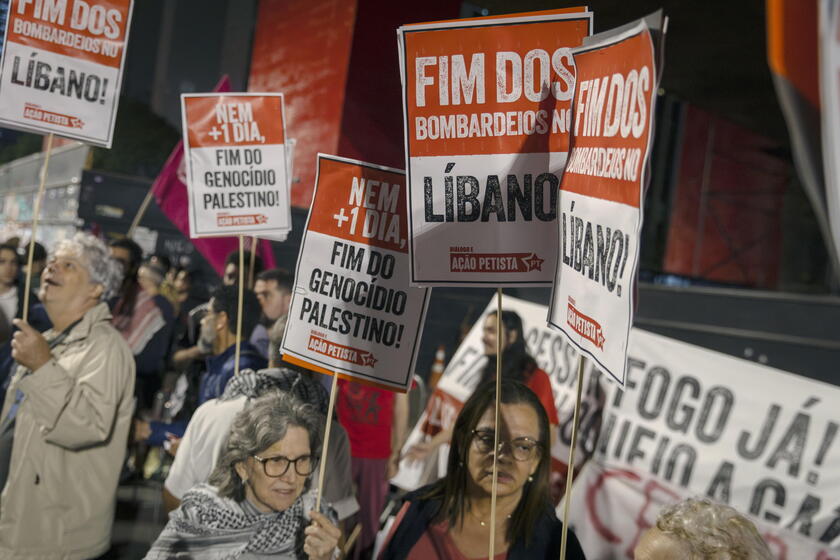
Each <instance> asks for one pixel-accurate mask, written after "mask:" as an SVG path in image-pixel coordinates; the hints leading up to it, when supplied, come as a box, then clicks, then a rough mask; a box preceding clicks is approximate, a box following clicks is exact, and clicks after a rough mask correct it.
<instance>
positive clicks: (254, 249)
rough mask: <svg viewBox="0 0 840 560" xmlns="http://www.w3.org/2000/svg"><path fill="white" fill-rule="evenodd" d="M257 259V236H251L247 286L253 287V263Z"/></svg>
mask: <svg viewBox="0 0 840 560" xmlns="http://www.w3.org/2000/svg"><path fill="white" fill-rule="evenodd" d="M256 259H257V236H256V235H253V236H251V260H250V262H249V263H248V286H249V287H251V288H253V287H254V267H255V265H254V261H255V260H256Z"/></svg>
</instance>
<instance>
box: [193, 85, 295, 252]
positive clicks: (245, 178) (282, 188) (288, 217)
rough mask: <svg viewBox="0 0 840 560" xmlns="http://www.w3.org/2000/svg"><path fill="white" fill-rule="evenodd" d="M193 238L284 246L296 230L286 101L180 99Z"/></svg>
mask: <svg viewBox="0 0 840 560" xmlns="http://www.w3.org/2000/svg"><path fill="white" fill-rule="evenodd" d="M181 109H182V115H183V121H184V149H185V151H186V154H187V169H188V173H187V188H188V189H189V193H190V196H189V201H190V236H191V237H212V236H227V235H253V236H259V237H267V238H283V239H284V238H285V236H286V234H288V232H289V231H290V230H291V228H292V213H291V206H290V204H289V175H288V172H287V170H288V163H287V158H286V149H285V138H286V132H285V127H284V123H285V119H284V118H283V95H282V94H280V93H235V94H228V93H200V94H185V95H182V96H181Z"/></svg>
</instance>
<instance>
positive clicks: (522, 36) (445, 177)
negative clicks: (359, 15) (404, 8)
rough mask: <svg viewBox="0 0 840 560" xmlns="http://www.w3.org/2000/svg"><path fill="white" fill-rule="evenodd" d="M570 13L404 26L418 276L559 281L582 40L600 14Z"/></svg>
mask: <svg viewBox="0 0 840 560" xmlns="http://www.w3.org/2000/svg"><path fill="white" fill-rule="evenodd" d="M578 10H580V9H578ZM561 11H562V10H558V12H561ZM565 12H566V13H551V14H545V13H543V14H541V15H527V14H523V15H521V16H506V17H499V18H480V19H476V20H457V21H453V22H440V23H429V24H416V25H406V26H403V27H401V28H400V29H399V30H398V37H399V50H400V71H401V77H402V82H403V108H404V115H405V134H406V137H405V143H406V162H407V166H408V183H409V207H410V209H409V219H410V222H409V226H410V228H411V234H410V237H411V243H412V245H411V256H412V259H411V282H412V284H414V285H423V286H487V285H492V286H539V285H542V286H547V285H549V284H550V283H551V280H552V278H553V271H554V263H555V261H556V256H557V225H556V223H557V189H558V186H559V182H560V180H559V177H560V175H561V174H562V171H563V167H564V165H565V164H566V156H567V153H568V149H569V130H568V128H569V123H570V122H571V112H570V111H571V99H572V92H573V89H574V75H575V71H574V61H573V58H572V55H571V51H570V47H576V46H578V45H580V44H581V42H582V40H583V38H584V37H586V36H587V35H589V33H590V29H591V25H592V14H591V13H590V12H582V11H577V12H574V11H572V10H566V11H565Z"/></svg>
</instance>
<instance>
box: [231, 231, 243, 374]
mask: <svg viewBox="0 0 840 560" xmlns="http://www.w3.org/2000/svg"><path fill="white" fill-rule="evenodd" d="M244 283H245V236H244V235H240V236H239V302H238V303H237V313H236V360H235V363H234V369H233V375H234V376H237V375H239V355H240V353H241V351H242V300H243V299H244V297H245V287H244V286H243V284H244Z"/></svg>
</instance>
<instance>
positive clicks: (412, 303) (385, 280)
mask: <svg viewBox="0 0 840 560" xmlns="http://www.w3.org/2000/svg"><path fill="white" fill-rule="evenodd" d="M405 197H406V191H405V174H404V173H403V172H402V171H399V170H396V169H391V168H388V167H381V166H378V165H372V164H369V163H363V162H360V161H356V160H351V159H345V158H339V157H335V156H326V155H322V154H319V155H318V172H317V181H316V185H315V194H314V196H313V198H312V206H311V207H310V209H309V218H308V219H307V222H306V231H305V232H304V236H303V241H302V242H301V246H300V253H299V255H298V262H297V270H296V272H295V289H294V293H293V294H292V301H291V304H290V308H289V319H288V322H287V323H286V331H285V334H284V337H283V344H282V351H283V353H284V358H285V359H289V360H290V361H295V360H299V361H302V362H304V363H305V364H307V365H314V366H316V367H317V368H318V369H322V370H325V371H326V372H328V373H338V374H343V375H345V376H348V377H351V378H353V379H354V380H357V381H366V382H369V383H373V384H377V385H380V386H383V387H387V388H389V389H391V390H398V391H403V392H405V391H407V390H408V388H409V386H410V384H411V378H412V375H413V373H414V363H415V361H416V359H417V349H418V347H419V343H420V329H421V327H422V325H423V320H424V317H425V314H426V307H427V305H428V299H429V290H428V289H421V288H410V287H409V284H408V241H407V239H406V236H407V234H408V229H407V227H406V203H405Z"/></svg>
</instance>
